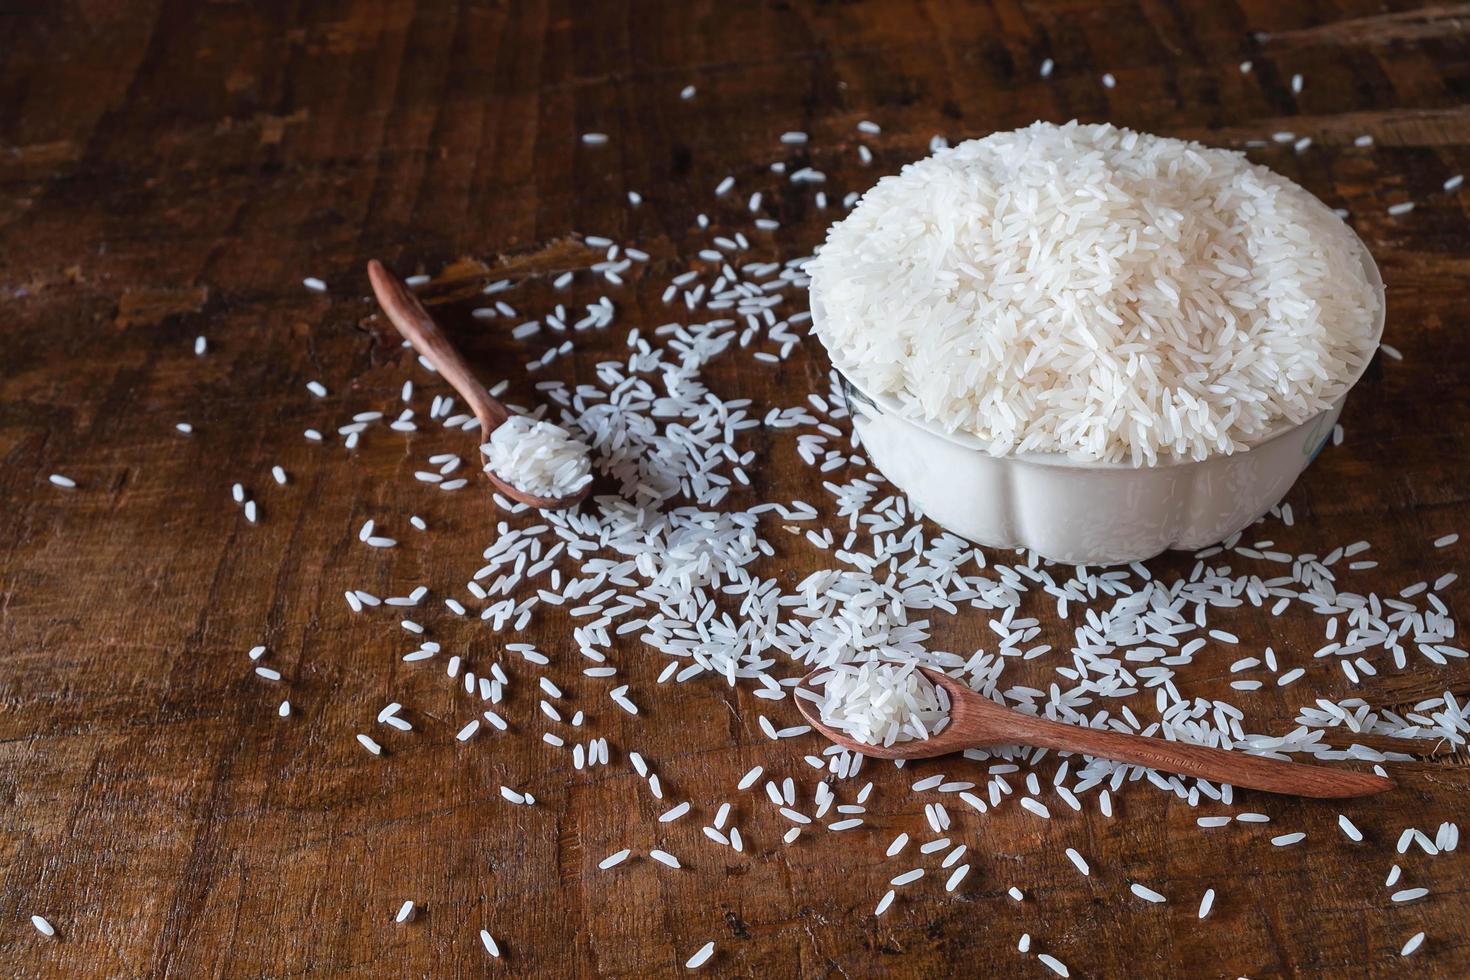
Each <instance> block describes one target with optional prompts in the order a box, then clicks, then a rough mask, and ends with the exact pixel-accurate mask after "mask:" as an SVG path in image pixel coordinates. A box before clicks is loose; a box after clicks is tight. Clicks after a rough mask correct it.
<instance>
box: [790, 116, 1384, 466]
mask: <svg viewBox="0 0 1470 980" xmlns="http://www.w3.org/2000/svg"><path fill="white" fill-rule="evenodd" d="M808 270H809V272H810V274H811V277H812V288H811V292H812V307H813V312H814V319H813V326H814V328H815V330H816V332H817V334H818V336H819V337H820V338H821V340H822V341H823V343H824V344H825V345H826V346H827V349H828V350H829V351H830V352H831V355H832V359H833V361H834V362H835V363H836V365H837V367H838V368H840V369H841V370H842V371H843V372H844V373H845V374H847V375H848V376H849V377H850V378H851V379H852V380H853V381H854V382H856V383H857V384H858V386H859V387H861V388H863V389H865V390H867V391H868V392H869V393H873V394H888V395H893V396H895V397H896V398H897V399H898V401H899V402H900V403H901V404H902V405H903V406H904V411H905V412H907V413H909V414H911V415H913V416H915V417H919V418H922V419H925V420H928V421H929V422H932V423H936V424H938V425H940V426H942V427H943V428H944V429H946V430H947V431H952V432H965V433H970V434H973V435H975V436H977V437H979V438H980V439H981V440H983V441H984V442H985V443H987V444H988V449H989V451H990V452H992V453H995V454H1007V453H1018V452H1055V453H1065V454H1067V455H1068V456H1070V457H1072V458H1074V459H1083V460H1106V461H1111V462H1129V463H1132V464H1133V465H1135V466H1137V465H1145V464H1152V463H1154V462H1156V461H1160V460H1169V459H1202V458H1204V457H1206V456H1208V455H1211V454H1217V453H1231V452H1235V451H1237V450H1240V449H1244V448H1247V447H1249V446H1250V445H1252V444H1253V443H1254V442H1257V441H1259V440H1260V439H1261V438H1262V437H1264V436H1265V435H1267V434H1268V433H1269V432H1270V431H1271V430H1272V429H1273V427H1275V426H1277V425H1278V423H1282V422H1283V421H1287V422H1291V423H1297V422H1301V421H1304V420H1306V419H1308V418H1310V417H1311V416H1313V415H1315V414H1316V413H1318V412H1320V411H1322V410H1323V409H1325V408H1327V407H1329V406H1330V405H1331V404H1332V402H1333V401H1334V400H1335V399H1336V398H1337V397H1338V396H1339V395H1341V394H1342V393H1343V391H1345V390H1346V388H1347V387H1348V386H1349V385H1350V384H1351V383H1352V381H1354V380H1355V379H1356V377H1357V375H1358V373H1359V371H1360V369H1361V368H1362V366H1363V364H1364V363H1365V362H1366V361H1367V359H1368V358H1369V357H1370V356H1371V355H1372V352H1373V350H1374V348H1375V333H1376V326H1377V322H1378V313H1379V306H1380V300H1379V296H1378V293H1377V291H1376V289H1375V287H1374V286H1373V285H1372V284H1370V283H1369V281H1368V279H1367V278H1366V274H1365V271H1364V256H1363V246H1362V244H1361V243H1360V242H1359V241H1358V239H1357V237H1356V236H1355V235H1354V234H1353V233H1352V232H1351V231H1350V230H1349V229H1348V228H1347V227H1346V225H1344V224H1343V222H1342V221H1341V220H1340V219H1339V218H1338V217H1337V216H1336V215H1334V214H1333V213H1332V212H1331V211H1330V210H1328V209H1327V207H1325V206H1324V205H1323V204H1322V203H1321V202H1320V201H1318V200H1317V199H1316V198H1315V197H1313V196H1312V195H1311V194H1309V193H1307V192H1306V191H1305V190H1303V189H1302V188H1301V187H1298V186H1297V185H1296V184H1294V183H1292V182H1291V181H1290V180H1287V179H1286V178H1284V177H1282V176H1280V175H1279V174H1275V173H1273V172H1271V171H1270V170H1268V169H1266V168H1265V167H1261V166H1257V165H1254V164H1251V163H1250V162H1249V161H1247V160H1246V158H1245V157H1244V155H1242V154H1240V153H1235V152H1232V151H1228V150H1217V149H1210V148H1208V147H1205V146H1202V145H1200V144H1198V143H1191V142H1185V141H1182V140H1176V139H1165V138H1161V137H1157V136H1149V135H1147V134H1143V133H1135V132H1132V131H1130V130H1127V129H1119V128H1116V127H1113V126H1108V125H1080V124H1078V123H1075V122H1073V123H1068V124H1066V125H1064V126H1056V125H1053V124H1049V123H1036V124H1034V125H1032V126H1030V127H1028V128H1026V129H1021V130H1016V131H1014V132H1005V133H996V134H995V135H993V136H989V137H986V138H985V139H979V140H970V141H968V142H965V143H961V144H959V145H958V146H955V147H953V148H951V149H946V150H941V151H940V152H938V153H936V154H935V155H933V156H931V157H928V158H926V159H924V160H920V161H918V162H917V163H913V164H910V165H909V166H906V167H904V168H903V171H902V172H901V173H899V174H898V175H896V176H891V177H886V178H884V179H883V180H880V181H879V182H878V184H877V185H876V186H875V187H873V188H872V190H870V191H869V192H868V193H867V194H866V195H864V197H863V199H862V201H861V203H859V204H858V206H857V207H856V208H855V209H854V210H853V211H852V213H851V214H850V215H849V216H848V217H847V218H845V219H844V220H842V221H840V222H838V223H837V224H835V225H833V226H832V228H831V230H830V231H829V232H828V236H827V241H826V244H825V245H824V246H823V247H822V248H821V250H820V251H819V253H818V255H817V257H816V259H815V260H813V262H812V263H811V264H810V265H809V266H808Z"/></svg>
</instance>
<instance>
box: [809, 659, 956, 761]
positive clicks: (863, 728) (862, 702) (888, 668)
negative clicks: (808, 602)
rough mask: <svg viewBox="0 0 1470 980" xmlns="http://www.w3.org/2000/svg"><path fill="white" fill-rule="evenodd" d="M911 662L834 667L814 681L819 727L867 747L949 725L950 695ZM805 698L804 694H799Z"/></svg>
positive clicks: (905, 739)
mask: <svg viewBox="0 0 1470 980" xmlns="http://www.w3.org/2000/svg"><path fill="white" fill-rule="evenodd" d="M917 666H918V665H917V664H916V663H914V662H913V661H910V662H908V663H905V664H901V665H897V664H891V663H864V664H861V665H855V664H838V665H836V666H834V667H833V668H832V669H831V670H830V671H829V672H826V673H823V674H822V675H820V676H819V677H817V678H815V682H816V683H817V684H820V685H821V692H820V695H819V696H813V697H812V700H813V701H815V702H816V704H817V706H818V708H819V709H820V710H821V716H822V723H823V724H826V725H831V726H832V727H833V728H838V729H841V730H842V731H844V732H846V733H847V734H849V735H851V736H852V737H853V738H855V739H857V740H858V741H860V742H867V743H868V744H869V745H892V744H894V743H895V742H909V741H912V740H914V739H926V738H928V737H929V736H930V735H935V734H938V733H939V732H940V731H941V730H943V728H944V726H945V725H947V724H949V695H948V694H947V693H946V692H945V690H944V689H943V688H941V687H939V686H937V685H935V684H934V683H933V682H931V681H930V680H929V678H927V677H925V676H924V675H923V674H922V673H920V672H919V671H918V670H917V669H915V668H916V667H917ZM803 696H805V692H803Z"/></svg>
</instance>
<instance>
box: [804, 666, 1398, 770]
mask: <svg viewBox="0 0 1470 980" xmlns="http://www.w3.org/2000/svg"><path fill="white" fill-rule="evenodd" d="M796 706H797V708H798V709H799V710H800V711H801V713H802V714H803V715H804V716H805V717H806V720H807V721H808V722H810V723H811V725H812V727H813V728H815V729H816V730H817V731H818V732H820V733H821V734H823V735H825V736H826V737H827V738H829V739H831V740H832V741H833V742H835V743H837V744H838V745H841V746H842V747H844V748H846V749H849V750H851V751H853V752H861V753H862V754H863V755H868V756H873V757H875V758H879V759H932V758H934V757H936V756H941V755H949V754H951V753H953V752H963V751H964V750H966V749H978V748H989V747H992V746H997V745H1027V746H1034V747H1036V748H1046V749H1052V750H1054V751H1057V752H1076V753H1079V754H1082V755H1089V756H1093V757H1096V758H1102V759H1112V760H1114V761H1117V762H1126V763H1131V764H1133V765H1139V766H1147V767H1149V768H1150V769H1160V770H1163V771H1165V772H1175V773H1182V774H1183V775H1186V776H1193V777H1196V778H1200V779H1209V780H1212V781H1214V782H1217V783H1229V784H1230V785H1232V786H1239V787H1243V788H1247V789H1258V790H1264V791H1266V792H1268V793H1283V794H1287V795H1291V796H1310V797H1319V798H1323V799H1336V798H1341V797H1349V796H1368V795H1370V794H1373V793H1382V792H1383V791H1385V790H1389V789H1393V787H1394V782H1393V780H1391V779H1388V778H1387V777H1384V776H1377V775H1374V774H1372V773H1365V772H1353V771H1351V770H1343V769H1331V768H1328V767H1326V766H1310V765H1304V764H1302V763H1299V762H1286V761H1284V760H1281V759H1271V758H1267V757H1265V756H1260V755H1251V754H1249V753H1246V752H1240V751H1234V750H1230V749H1219V748H1213V747H1211V746H1207V745H1192V744H1189V743H1186V742H1175V741H1171V740H1169V739H1163V738H1152V737H1148V736H1144V735H1133V734H1129V733H1127V732H1119V731H1113V730H1111V729H1097V728H1084V727H1082V726H1080V725H1068V724H1064V723H1062V722H1059V721H1052V720H1051V719H1048V718H1039V717H1037V716H1035V715H1028V714H1024V713H1022V712H1020V711H1015V710H1013V709H1011V708H1007V707H1004V706H1002V705H999V704H996V703H995V702H994V701H992V700H990V699H989V698H987V697H986V696H985V695H983V694H981V693H979V692H978V691H973V690H971V689H970V688H969V687H967V686H966V685H965V684H964V683H963V682H961V681H959V680H956V679H955V678H953V677H950V676H949V675H948V674H945V673H943V672H941V671H938V670H934V669H932V668H929V667H920V666H919V665H917V664H915V663H913V662H909V663H902V664H899V663H889V662H886V661H870V662H867V663H857V664H835V665H832V666H827V667H819V668H817V669H816V670H814V671H812V672H811V673H809V674H807V675H806V676H805V677H804V678H802V680H801V684H800V686H798V687H797V689H796Z"/></svg>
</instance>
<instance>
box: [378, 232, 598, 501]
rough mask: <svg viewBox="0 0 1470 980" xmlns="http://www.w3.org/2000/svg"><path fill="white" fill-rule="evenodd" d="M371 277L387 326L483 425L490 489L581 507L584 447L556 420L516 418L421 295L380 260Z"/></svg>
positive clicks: (585, 480)
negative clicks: (470, 364) (486, 385)
mask: <svg viewBox="0 0 1470 980" xmlns="http://www.w3.org/2000/svg"><path fill="white" fill-rule="evenodd" d="M368 279H369V280H370V281H371V282H372V285H373V294H374V295H375V296H376V297H377V299H378V305H379V306H381V307H382V308H383V312H384V313H385V314H386V315H387V317H388V319H389V321H390V322H392V324H393V326H394V327H396V328H397V329H398V332H399V333H401V334H402V335H403V336H404V338H405V339H406V340H408V342H409V343H411V344H413V346H414V349H415V350H417V351H418V352H419V353H420V354H422V355H423V356H424V358H425V359H427V360H428V362H429V363H430V364H432V365H433V366H434V370H436V371H437V372H438V373H439V375H440V376H441V377H443V378H444V380H445V381H447V382H449V385H450V387H452V388H453V389H454V390H455V391H457V392H458V393H459V395H460V397H461V398H463V399H464V400H465V402H466V403H467V404H468V405H469V406H470V411H472V412H474V414H475V418H477V419H478V420H479V422H480V433H481V436H482V440H483V443H482V445H481V446H480V451H481V452H482V453H484V455H485V476H486V477H487V478H489V480H490V482H491V484H492V485H494V486H495V488H496V489H498V490H499V491H500V492H501V493H503V494H505V495H506V496H507V497H509V498H511V499H512V500H516V501H519V502H521V503H524V504H529V505H531V506H532V507H540V508H546V509H552V510H558V509H562V508H566V507H572V506H575V505H576V504H578V503H579V502H581V500H582V498H583V497H585V496H586V495H587V490H588V488H589V487H591V485H592V462H591V459H590V458H589V456H588V449H587V445H586V443H584V442H583V441H582V440H581V439H579V438H577V437H576V436H574V435H573V434H572V433H570V432H568V431H567V430H566V429H564V428H562V427H561V426H559V425H557V424H556V423H554V422H548V421H546V420H545V419H537V418H532V417H530V416H526V415H519V414H516V413H514V412H512V411H511V410H510V409H509V408H507V407H506V406H505V405H503V404H502V403H501V402H500V401H499V400H498V399H497V398H495V397H494V396H493V395H491V394H490V392H489V391H488V390H487V389H486V387H485V386H484V385H483V384H481V383H480V381H479V379H477V378H476V377H475V374H474V371H473V370H471V368H470V366H469V364H468V363H467V362H466V361H465V359H464V356H463V355H461V354H460V352H459V350H458V349H457V348H456V347H455V346H454V344H453V343H451V342H450V340H449V338H448V337H447V336H445V334H444V331H443V330H441V329H439V325H438V324H437V323H435V322H434V318H433V317H431V316H430V315H429V311H428V310H426V309H424V305H423V304H422V303H420V302H419V300H418V297H417V296H415V295H414V294H413V292H412V291H411V290H410V289H409V288H408V286H407V284H405V283H404V281H403V280H402V279H400V278H399V277H398V276H397V275H395V274H394V273H392V272H390V271H389V270H388V269H387V267H385V266H384V265H383V264H382V263H381V262H379V261H378V260H377V259H373V260H372V261H370V262H369V263H368Z"/></svg>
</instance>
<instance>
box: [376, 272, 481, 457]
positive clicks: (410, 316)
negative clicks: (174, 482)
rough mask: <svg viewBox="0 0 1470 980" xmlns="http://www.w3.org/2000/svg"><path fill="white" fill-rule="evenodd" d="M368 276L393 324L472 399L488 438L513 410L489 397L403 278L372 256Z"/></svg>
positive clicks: (450, 381) (467, 397) (467, 400)
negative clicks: (492, 430) (508, 409)
mask: <svg viewBox="0 0 1470 980" xmlns="http://www.w3.org/2000/svg"><path fill="white" fill-rule="evenodd" d="M368 280H369V281H371V282H372V284H373V293H374V294H375V295H376V296H377V297H378V305H380V306H382V308H383V312H384V313H386V314H388V319H389V320H391V321H393V326H395V327H397V328H398V332H399V333H401V334H403V336H404V338H405V339H407V340H408V341H409V343H411V344H413V346H414V348H415V349H416V350H417V351H418V352H419V353H420V354H422V355H424V357H426V358H428V359H429V363H430V364H432V365H434V368H435V369H436V370H437V371H438V372H439V374H440V375H441V376H443V378H444V380H445V381H448V382H449V384H450V386H451V387H452V388H454V390H455V391H457V392H459V394H460V397H462V398H463V399H464V400H465V401H466V402H468V403H469V406H470V411H472V412H474V413H475V417H476V418H478V419H479V420H480V428H481V429H482V430H483V431H482V432H481V434H480V439H481V441H482V442H483V441H484V440H485V439H488V438H489V437H490V430H491V429H493V428H495V427H496V426H497V425H499V424H500V423H501V422H504V421H505V419H506V417H507V416H508V415H509V414H510V413H509V412H508V411H507V410H506V408H505V406H504V405H502V404H500V402H498V401H496V400H495V399H494V398H492V397H490V393H489V392H488V391H486V390H485V386H484V385H482V384H480V382H479V380H478V379H477V378H476V377H475V373H474V371H472V370H471V369H470V366H469V364H467V363H466V362H465V359H464V357H463V356H461V355H460V353H459V350H458V349H457V348H456V347H455V346H454V344H452V343H450V342H449V338H448V337H446V336H444V331H442V330H440V329H439V324H437V323H435V322H434V318H433V317H431V316H429V311H428V310H426V309H424V305H423V304H422V303H420V302H419V298H418V297H417V296H415V295H414V294H413V291H412V290H410V289H409V288H408V286H407V284H405V283H404V281H403V280H402V279H399V278H398V277H397V276H396V275H394V274H393V273H392V272H389V271H388V269H387V268H385V267H384V266H383V264H382V263H381V262H379V261H378V260H377V259H373V260H371V261H370V262H368Z"/></svg>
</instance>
